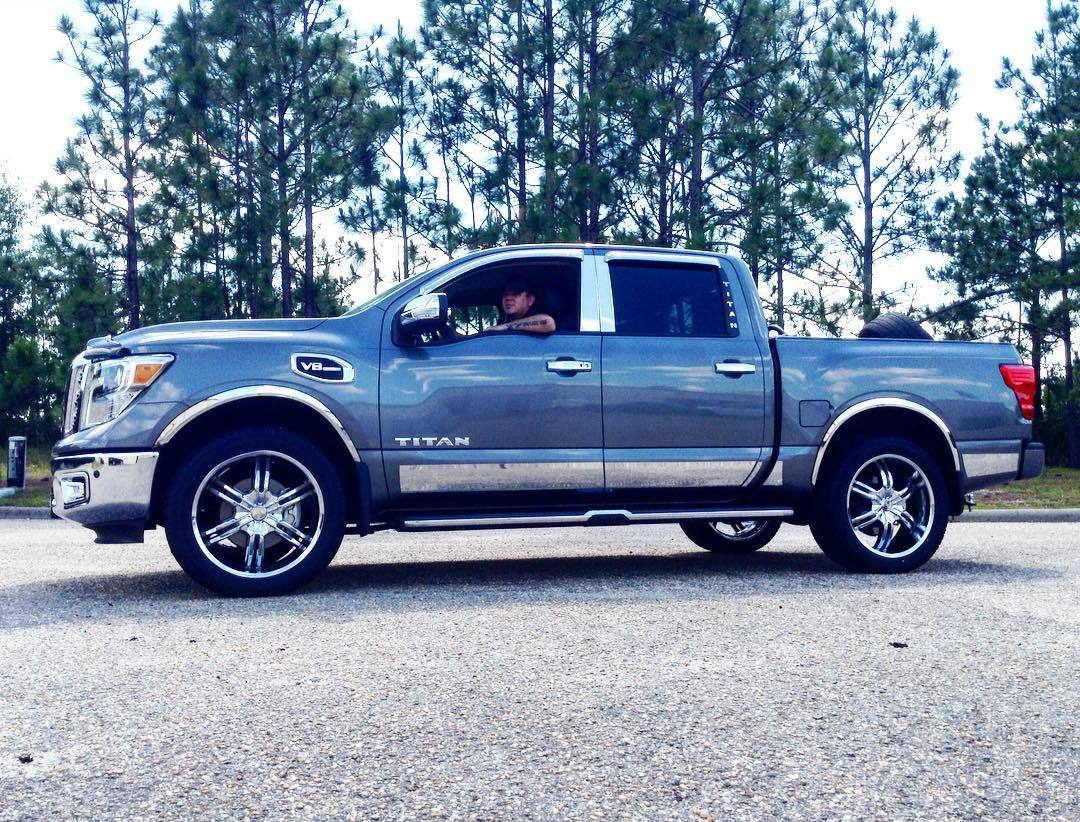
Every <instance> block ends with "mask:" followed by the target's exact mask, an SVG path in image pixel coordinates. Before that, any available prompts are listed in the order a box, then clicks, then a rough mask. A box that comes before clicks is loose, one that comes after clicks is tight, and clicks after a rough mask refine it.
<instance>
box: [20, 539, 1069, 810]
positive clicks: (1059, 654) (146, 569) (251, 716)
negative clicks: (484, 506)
mask: <svg viewBox="0 0 1080 822" xmlns="http://www.w3.org/2000/svg"><path fill="white" fill-rule="evenodd" d="M91 538H92V535H91V534H90V533H89V532H87V531H84V530H81V529H78V528H76V527H74V526H70V525H67V524H64V523H59V522H38V521H27V522H13V521H7V522H5V523H3V524H0V818H4V819H8V818H12V819H42V818H54V817H72V816H75V817H84V818H99V817H148V816H149V817H162V816H167V817H176V816H185V817H196V816H197V817H200V818H225V817H229V818H235V817H244V816H251V817H267V816H271V817H282V816H290V817H292V816H298V817H327V816H332V817H335V818H348V817H355V818H357V819H368V818H406V819H412V818H416V817H446V818H458V819H471V818H483V819H492V818H513V819H519V818H540V819H551V818H563V817H568V818H591V817H595V818H602V819H610V818H631V819H656V818H679V819H695V818H703V819H707V818H715V819H723V820H727V819H764V818H773V817H777V816H779V817H786V818H796V817H797V818H826V817H827V818H831V819H835V818H850V819H858V820H862V819H869V818H888V819H894V818H920V817H926V818H934V819H942V818H972V817H981V816H987V817H994V818H1002V819H1003V818H1013V819H1015V818H1021V817H1040V818H1047V819H1070V820H1075V819H1077V818H1078V817H1080V735H1078V724H1080V684H1078V683H1080V648H1078V638H1080V585H1078V577H1080V525H1076V524H1059V525H1031V524H1027V525H1020V524H1017V525H1013V524H964V523H957V524H955V525H953V526H952V527H951V528H950V531H949V535H948V536H947V538H946V541H945V545H944V547H943V548H942V550H941V552H940V553H939V556H938V558H937V559H935V560H932V561H931V563H930V564H929V565H928V566H926V567H925V568H924V569H923V570H922V571H919V572H916V573H914V574H909V575H906V576H901V577H870V576H858V575H853V574H848V573H844V572H841V571H839V570H837V569H836V568H835V567H834V566H832V565H831V564H830V563H829V562H828V560H826V559H825V558H824V557H823V556H822V555H821V554H820V553H818V552H817V550H816V549H815V548H814V547H813V544H812V542H811V540H810V537H809V534H808V532H807V531H806V530H805V529H797V528H789V527H785V528H784V529H783V530H782V531H781V532H780V535H779V536H778V537H777V539H776V540H775V541H774V543H773V545H771V546H770V547H769V548H768V549H766V550H765V551H763V552H761V553H759V554H757V555H754V556H751V557H747V558H734V559H733V558H726V557H715V556H712V555H710V554H707V553H706V552H703V551H698V550H696V549H694V548H693V546H692V545H691V544H690V543H689V541H687V540H686V539H685V538H684V537H683V535H682V533H681V531H679V529H678V528H676V527H669V526H649V527H643V526H639V527H634V528H604V529H589V530H584V529H566V530H534V531H504V532H469V533H453V534H441V535H440V534H424V535H408V534H381V535H377V536H374V537H368V538H365V539H362V540H361V539H356V538H350V539H348V540H347V542H346V544H345V546H344V547H343V549H342V551H341V553H340V554H339V555H338V558H337V560H336V561H335V562H334V564H333V565H332V566H331V567H330V569H329V570H328V571H327V572H326V573H325V574H324V575H323V576H322V577H321V578H320V579H319V580H317V581H316V582H315V583H314V584H313V585H311V586H309V587H308V588H307V589H305V590H304V591H303V592H301V593H300V594H298V595H294V596H291V597H285V598H279V599H272V600H225V599H219V598H216V597H213V596H210V595H208V594H207V593H205V592H204V591H203V590H202V589H199V588H197V587H195V585H194V584H193V583H191V582H189V581H188V579H187V577H185V576H184V575H183V573H182V572H180V571H179V570H178V569H176V567H175V566H174V565H173V562H172V558H171V557H170V556H169V554H168V550H167V548H166V546H165V543H164V540H163V538H162V537H161V535H160V532H154V533H152V534H150V535H149V541H148V542H147V544H146V545H139V546H101V545H93V544H92V542H91Z"/></svg>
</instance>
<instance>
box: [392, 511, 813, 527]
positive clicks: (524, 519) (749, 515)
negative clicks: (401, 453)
mask: <svg viewBox="0 0 1080 822" xmlns="http://www.w3.org/2000/svg"><path fill="white" fill-rule="evenodd" d="M794 513H795V511H794V510H793V509H791V508H712V509H708V510H674V511H628V510H626V509H623V508H618V509H600V510H595V511H585V512H584V513H579V514H578V513H566V514H562V513H551V514H492V515H490V516H468V517H414V518H412V519H406V520H403V521H402V523H401V525H400V526H399V528H400V529H401V530H403V531H420V530H428V529H439V530H446V529H451V528H515V527H530V526H537V525H630V524H631V523H638V522H653V523H660V522H682V521H683V520H693V519H707V520H717V519H776V518H779V517H790V516H792V515H794Z"/></svg>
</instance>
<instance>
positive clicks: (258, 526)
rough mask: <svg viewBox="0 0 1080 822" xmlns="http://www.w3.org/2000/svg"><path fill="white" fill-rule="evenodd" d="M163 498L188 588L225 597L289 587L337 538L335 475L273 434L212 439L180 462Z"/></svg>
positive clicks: (309, 573)
mask: <svg viewBox="0 0 1080 822" xmlns="http://www.w3.org/2000/svg"><path fill="white" fill-rule="evenodd" d="M167 493H168V498H167V499H166V500H165V535H166V537H167V539H168V542H169V548H170V549H171V550H172V554H173V556H174V557H175V558H176V561H177V562H178V563H180V567H181V568H183V569H184V570H185V571H187V573H188V574H189V575H190V576H191V577H192V579H194V580H195V581H196V582H198V583H200V584H201V585H204V586H206V587H207V588H209V589H210V590H212V591H216V592H218V593H220V594H225V595H227V596H273V595H276V594H284V593H288V592H290V591H294V590H296V589H297V588H299V587H300V586H302V585H304V584H305V583H307V582H309V581H310V580H311V579H312V578H313V577H315V576H316V575H317V574H318V573H319V572H320V571H322V570H323V569H324V568H325V567H326V566H327V565H328V564H329V563H330V561H331V560H332V559H333V558H334V555H335V554H336V553H337V550H338V547H339V546H340V545H341V540H342V537H343V535H344V532H345V497H344V494H343V492H342V482H341V477H340V476H339V474H338V472H337V470H336V469H335V468H334V466H333V464H332V463H331V462H330V460H329V459H328V458H327V457H326V456H325V455H324V454H323V453H322V452H321V451H320V450H319V449H318V448H317V447H316V446H314V445H313V444H312V443H311V442H309V441H308V440H306V439H304V438H303V437H300V436H298V435H296V434H293V433H291V432H289V431H284V430H282V429H280V428H270V427H260V428H242V429H237V430H234V431H229V432H226V433H223V434H220V435H219V436H217V437H214V438H213V439H211V440H210V441H208V442H207V443H206V444H205V445H203V446H202V448H200V449H199V450H197V451H196V452H195V453H194V454H192V455H191V456H190V457H189V458H188V459H187V460H186V461H185V462H184V463H183V464H181V465H180V467H179V468H178V470H177V472H176V475H175V478H174V480H173V482H172V484H171V485H170V486H169V489H168V492H167ZM279 499H281V500H282V501H281V502H279V501H278V500H279ZM276 506H280V507H276Z"/></svg>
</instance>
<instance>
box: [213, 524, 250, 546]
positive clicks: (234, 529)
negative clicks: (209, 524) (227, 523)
mask: <svg viewBox="0 0 1080 822" xmlns="http://www.w3.org/2000/svg"><path fill="white" fill-rule="evenodd" d="M243 530H244V523H243V522H240V521H239V520H236V523H235V524H234V525H233V526H232V527H231V528H229V529H228V530H227V531H224V532H223V533H220V534H217V535H215V536H214V537H212V538H210V539H209V540H208V542H209V543H210V544H211V545H214V544H215V543H218V542H224V541H225V540H227V539H228V538H229V537H231V536H232V535H233V534H236V533H239V532H240V531H243ZM207 536H209V534H207Z"/></svg>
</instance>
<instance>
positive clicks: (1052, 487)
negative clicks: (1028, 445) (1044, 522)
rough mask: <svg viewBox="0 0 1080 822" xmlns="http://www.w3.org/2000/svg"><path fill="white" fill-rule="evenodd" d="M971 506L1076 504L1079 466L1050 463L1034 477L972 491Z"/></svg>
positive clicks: (1078, 504)
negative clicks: (1040, 473) (1057, 466)
mask: <svg viewBox="0 0 1080 822" xmlns="http://www.w3.org/2000/svg"><path fill="white" fill-rule="evenodd" d="M975 508H976V510H978V509H979V508H1080V470H1077V469H1075V468H1056V467H1051V468H1047V469H1046V471H1045V473H1043V475H1042V476H1041V477H1036V478H1035V479H1030V480H1021V481H1020V482H1010V483H1009V484H1008V485H1002V486H1000V487H998V488H989V489H987V490H985V491H976V492H975Z"/></svg>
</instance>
